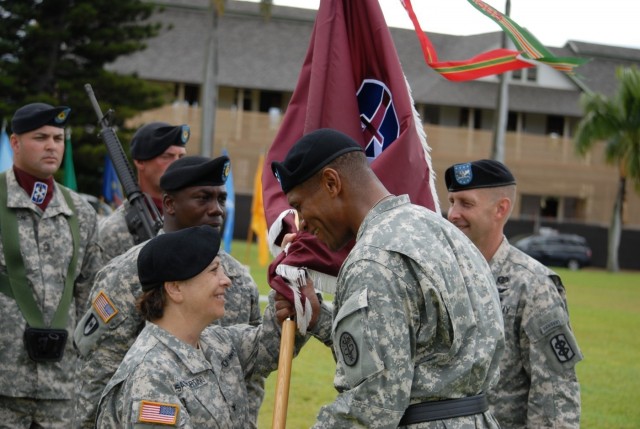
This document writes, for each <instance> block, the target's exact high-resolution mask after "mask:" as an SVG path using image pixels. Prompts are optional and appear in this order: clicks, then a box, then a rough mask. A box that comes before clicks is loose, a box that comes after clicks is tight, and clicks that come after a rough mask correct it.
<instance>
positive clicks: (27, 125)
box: [11, 103, 71, 134]
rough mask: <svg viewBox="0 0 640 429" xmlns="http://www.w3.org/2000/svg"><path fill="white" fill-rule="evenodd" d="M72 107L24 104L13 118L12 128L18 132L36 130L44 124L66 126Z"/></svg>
mask: <svg viewBox="0 0 640 429" xmlns="http://www.w3.org/2000/svg"><path fill="white" fill-rule="evenodd" d="M69 112H71V109H70V108H69V107H67V106H58V107H53V106H51V105H49V104H45V103H31V104H27V105H26V106H22V107H21V108H19V109H18V110H16V113H14V115H13V119H11V130H12V131H13V132H14V133H16V134H22V133H26V132H29V131H32V130H36V129H38V128H40V127H42V126H44V125H51V126H54V127H58V128H64V126H65V124H66V123H67V119H68V118H69Z"/></svg>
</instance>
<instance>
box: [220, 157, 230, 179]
mask: <svg viewBox="0 0 640 429" xmlns="http://www.w3.org/2000/svg"><path fill="white" fill-rule="evenodd" d="M230 172H231V161H227V162H225V163H224V167H222V180H224V181H225V182H226V181H227V177H229V173H230Z"/></svg>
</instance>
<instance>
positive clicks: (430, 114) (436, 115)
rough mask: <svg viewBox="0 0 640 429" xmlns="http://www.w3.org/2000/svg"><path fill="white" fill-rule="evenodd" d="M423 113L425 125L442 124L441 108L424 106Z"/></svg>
mask: <svg viewBox="0 0 640 429" xmlns="http://www.w3.org/2000/svg"><path fill="white" fill-rule="evenodd" d="M422 111H423V112H424V114H423V117H422V121H423V123H425V124H432V125H438V124H439V123H440V108H439V107H438V106H433V105H429V104H427V105H425V106H423V109H422Z"/></svg>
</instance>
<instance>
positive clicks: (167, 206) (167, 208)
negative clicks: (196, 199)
mask: <svg viewBox="0 0 640 429" xmlns="http://www.w3.org/2000/svg"><path fill="white" fill-rule="evenodd" d="M174 202H175V200H174V198H173V196H172V195H169V194H166V193H165V194H164V195H162V210H163V212H164V213H167V214H170V215H174V214H175V213H176V210H175V204H174Z"/></svg>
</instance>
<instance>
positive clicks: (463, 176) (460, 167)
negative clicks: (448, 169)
mask: <svg viewBox="0 0 640 429" xmlns="http://www.w3.org/2000/svg"><path fill="white" fill-rule="evenodd" d="M453 174H454V177H455V178H456V182H458V183H459V184H461V185H468V184H469V183H471V181H472V180H473V172H472V171H471V164H470V163H468V162H466V163H464V164H456V165H454V166H453Z"/></svg>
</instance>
